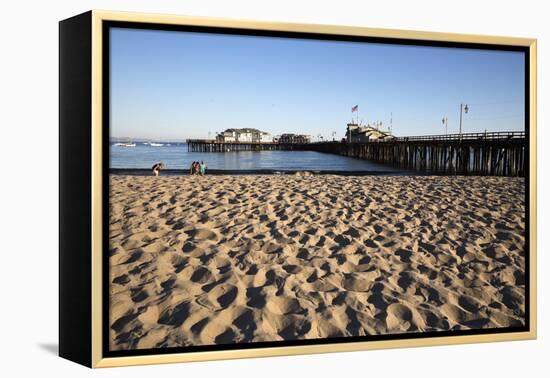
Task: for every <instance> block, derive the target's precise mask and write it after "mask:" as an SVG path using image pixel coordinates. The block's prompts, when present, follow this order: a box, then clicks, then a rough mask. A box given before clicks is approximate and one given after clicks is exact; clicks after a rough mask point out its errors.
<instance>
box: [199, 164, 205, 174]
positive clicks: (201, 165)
mask: <svg viewBox="0 0 550 378" xmlns="http://www.w3.org/2000/svg"><path fill="white" fill-rule="evenodd" d="M200 173H201V176H204V174H205V173H206V163H205V162H204V161H201V164H200Z"/></svg>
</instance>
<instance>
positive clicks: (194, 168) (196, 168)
mask: <svg viewBox="0 0 550 378" xmlns="http://www.w3.org/2000/svg"><path fill="white" fill-rule="evenodd" d="M189 173H190V174H192V175H200V176H204V174H205V173H206V163H205V162H204V161H201V162H200V163H199V162H198V161H194V162H193V163H192V164H191V170H190V172H189Z"/></svg>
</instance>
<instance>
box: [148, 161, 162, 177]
mask: <svg viewBox="0 0 550 378" xmlns="http://www.w3.org/2000/svg"><path fill="white" fill-rule="evenodd" d="M162 168H164V164H163V163H155V164H154V165H153V166H152V167H151V169H152V170H153V174H154V175H155V176H158V175H159V174H160V170H161V169H162Z"/></svg>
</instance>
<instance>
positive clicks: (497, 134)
mask: <svg viewBox="0 0 550 378" xmlns="http://www.w3.org/2000/svg"><path fill="white" fill-rule="evenodd" d="M524 138H525V132H524V131H491V132H484V133H463V134H445V135H418V136H407V137H398V138H394V139H388V140H387V141H400V142H417V141H436V142H437V141H451V140H452V141H469V140H478V141H479V140H484V141H490V140H510V139H524ZM381 141H382V142H383V141H385V140H381Z"/></svg>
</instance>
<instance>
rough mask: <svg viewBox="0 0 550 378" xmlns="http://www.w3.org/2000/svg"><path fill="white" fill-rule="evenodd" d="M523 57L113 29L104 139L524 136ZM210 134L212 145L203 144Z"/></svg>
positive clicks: (516, 53) (442, 49)
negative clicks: (378, 130)
mask: <svg viewBox="0 0 550 378" xmlns="http://www.w3.org/2000/svg"><path fill="white" fill-rule="evenodd" d="M524 64H525V62H524V56H523V54H522V53H519V52H501V51H490V50H474V49H456V48H441V47H419V46H400V45H383V44H366V43H354V42H334V41H315V40H299V39H285V38H266V37H248V36H229V35H217V34H200V33H187V32H168V31H152V30H138V29H122V28H114V29H111V136H113V137H131V138H149V139H158V140H161V139H164V140H166V139H185V138H206V137H208V136H209V135H210V136H211V137H213V136H214V135H215V132H219V131H222V130H225V129H227V128H233V127H256V128H259V129H261V130H264V131H269V132H271V133H272V134H274V135H277V134H281V133H284V132H294V133H306V134H310V135H313V136H317V135H319V134H321V135H323V136H324V137H325V138H332V133H333V132H336V133H337V134H336V135H337V137H338V138H341V137H343V136H344V134H345V127H346V123H347V122H348V121H350V120H351V117H352V116H353V117H356V115H357V113H353V114H352V113H351V107H352V106H353V105H356V104H358V105H359V119H360V120H362V121H363V123H367V122H373V121H381V122H382V124H383V128H387V127H388V126H389V124H390V114H393V117H392V121H393V122H392V126H393V132H394V134H395V135H400V136H406V135H425V134H443V133H444V132H445V128H444V126H443V125H442V122H441V118H442V117H444V116H446V117H448V125H449V132H457V131H458V119H459V107H460V103H461V102H462V103H467V104H469V107H470V112H469V113H468V114H467V115H465V117H464V124H463V131H464V132H478V131H484V130H485V129H486V130H488V131H499V130H501V131H508V130H523V128H524V108H523V102H524V89H523V88H524ZM209 133H210V134H209Z"/></svg>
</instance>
